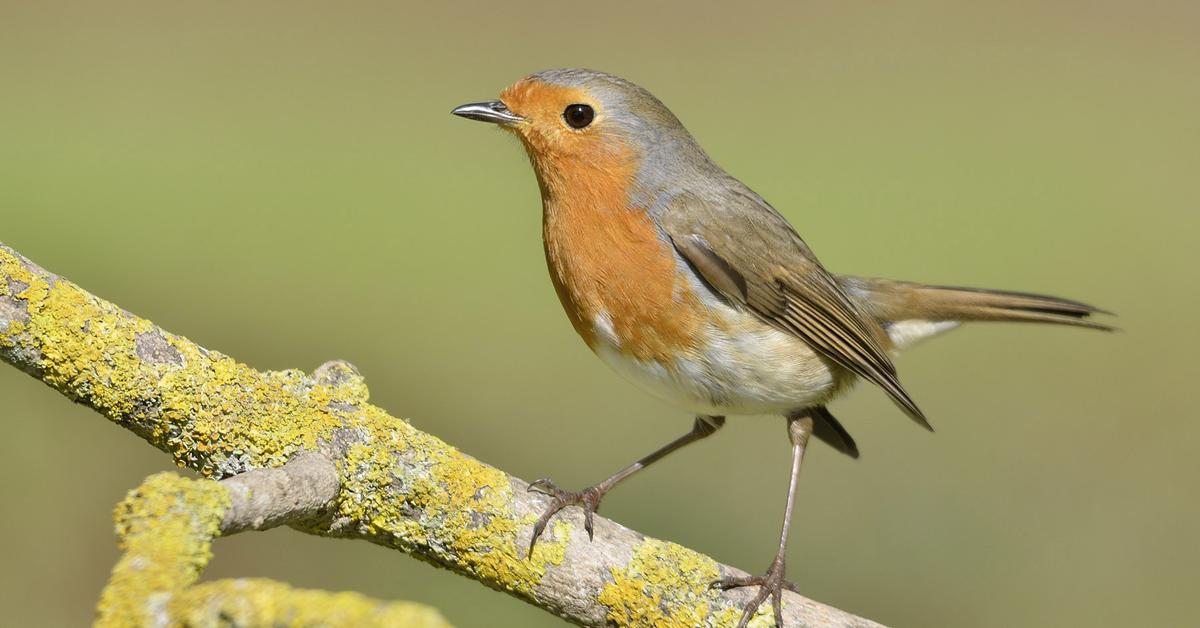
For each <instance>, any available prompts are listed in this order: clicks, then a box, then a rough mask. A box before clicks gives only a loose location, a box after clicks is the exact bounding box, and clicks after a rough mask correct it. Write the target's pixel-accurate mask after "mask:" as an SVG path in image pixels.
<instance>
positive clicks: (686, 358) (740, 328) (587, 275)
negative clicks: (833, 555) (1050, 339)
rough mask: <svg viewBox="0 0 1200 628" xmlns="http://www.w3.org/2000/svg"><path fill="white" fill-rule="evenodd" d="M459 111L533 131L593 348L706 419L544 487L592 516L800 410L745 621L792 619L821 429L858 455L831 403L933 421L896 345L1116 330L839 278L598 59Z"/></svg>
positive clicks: (980, 299)
mask: <svg viewBox="0 0 1200 628" xmlns="http://www.w3.org/2000/svg"><path fill="white" fill-rule="evenodd" d="M453 113H454V114H455V115H458V116H462V117H464V118H470V119H472V120H481V121H484V122H491V123H494V124H497V125H499V126H500V127H502V128H504V129H507V130H509V131H512V132H513V133H515V134H516V135H517V137H519V138H520V139H521V142H522V143H523V144H524V146H525V149H526V151H527V152H528V153H529V159H530V161H531V162H532V164H533V169H534V172H535V174H536V175H537V181H538V187H539V188H540V190H541V196H542V233H543V238H544V243H545V252H546V263H547V265H548V266H549V269H550V279H551V281H552V282H553V283H554V289H555V291H557V293H558V298H559V300H560V301H561V302H562V305H563V308H564V309H565V310H566V313H567V317H568V318H569V319H570V321H571V324H572V325H573V326H574V328H575V331H576V332H578V333H579V335H580V336H581V337H582V338H583V340H584V342H585V343H587V346H588V347H589V348H590V349H591V350H592V351H593V352H594V353H595V354H596V355H598V356H599V357H600V359H601V360H603V361H604V362H605V363H607V364H608V365H609V366H610V367H612V368H613V369H614V370H616V371H617V372H618V373H620V374H621V375H623V376H625V377H627V378H628V379H630V380H632V381H633V382H634V383H635V384H637V385H639V386H641V387H643V388H645V389H646V390H648V391H649V392H651V393H653V394H655V395H657V396H659V397H662V398H663V399H666V400H667V401H669V402H672V403H674V404H676V405H678V406H680V407H682V408H685V409H687V410H688V411H690V412H692V413H694V414H695V415H696V419H695V422H694V424H693V426H692V429H691V431H689V432H688V433H686V434H684V435H683V436H680V437H679V438H677V439H675V440H674V441H672V442H671V443H668V444H667V445H665V446H663V447H662V448H660V449H658V450H657V451H655V452H653V453H651V454H650V455H648V456H646V457H644V458H642V459H640V460H638V461H637V462H634V463H633V464H631V465H629V466H627V467H625V468H623V469H621V470H620V471H618V472H617V473H615V474H614V475H612V476H611V477H609V478H608V479H606V480H604V481H603V482H600V483H599V484H596V485H595V486H592V487H590V488H586V489H584V490H582V491H578V492H575V491H567V490H563V489H561V488H559V487H558V486H556V485H555V484H554V483H553V482H551V481H550V480H548V479H542V480H538V481H536V482H534V483H533V484H532V485H530V489H531V490H537V491H539V492H543V493H545V494H547V495H549V496H550V497H551V498H552V499H551V503H550V505H549V507H548V508H547V510H546V511H545V513H544V514H543V515H542V516H541V518H540V519H538V521H537V523H536V525H535V527H534V531H533V536H532V538H531V539H530V551H532V549H533V545H534V543H536V542H537V539H538V536H539V535H540V534H541V533H542V531H543V530H544V529H545V527H546V524H547V523H548V522H549V521H550V519H551V518H552V517H553V516H554V515H555V514H556V513H558V512H559V511H560V510H562V509H563V508H565V507H566V506H569V505H577V506H580V507H582V509H583V512H584V515H585V519H584V521H585V528H586V530H587V532H588V537H589V538H591V536H592V513H594V512H595V511H596V509H597V508H598V507H599V505H600V500H601V499H602V498H603V497H604V495H605V494H607V493H608V492H609V491H610V490H612V488H613V487H614V486H616V485H617V484H618V483H620V482H621V481H622V480H624V479H626V478H628V477H629V476H631V475H633V474H634V473H637V472H638V471H640V470H641V469H644V468H645V467H647V466H649V465H650V464H652V463H654V462H656V461H658V460H660V459H661V458H663V457H664V456H666V455H667V454H670V453H671V452H673V451H675V450H677V449H679V448H681V447H683V446H685V445H687V444H689V443H694V442H696V441H698V440H701V439H703V438H705V437H707V436H710V435H711V434H713V433H714V432H716V431H717V430H718V429H720V428H721V426H722V425H724V424H725V417H726V416H728V415H746V414H771V415H781V416H783V417H786V424H787V434H788V439H789V441H790V443H791V450H792V462H791V469H790V481H789V484H788V492H787V504H786V507H785V510H784V516H783V531H782V534H781V535H780V539H779V548H778V551H777V552H776V554H775V558H774V560H773V561H772V562H771V565H770V567H769V568H768V569H767V572H766V574H765V575H763V576H758V577H748V578H724V579H722V580H719V581H717V582H715V583H713V585H714V586H715V587H719V588H722V589H732V588H736V587H745V586H757V587H759V590H758V592H757V594H756V596H755V597H754V598H753V600H752V601H751V603H750V604H749V605H748V606H747V607H746V609H745V612H744V613H743V615H742V617H741V622H740V623H739V626H743V627H744V626H746V624H747V623H748V622H749V620H750V617H751V616H752V615H753V614H754V612H755V611H756V610H757V608H758V607H759V605H761V604H762V603H763V602H764V601H765V600H766V599H767V598H768V597H770V598H771V602H772V606H773V607H774V613H775V621H776V624H777V625H782V590H783V589H788V590H793V591H794V590H795V586H794V585H793V584H791V583H790V582H788V581H787V580H785V579H784V555H785V550H786V547H787V540H788V528H789V526H790V524H791V514H792V507H793V504H794V502H795V496H796V482H797V477H798V475H799V472H800V464H801V461H802V460H803V458H804V451H805V449H806V447H807V446H808V443H809V439H810V437H812V436H816V437H817V439H818V440H820V441H822V442H825V443H826V444H828V445H830V446H832V447H833V448H834V449H836V450H838V451H840V452H842V453H844V454H847V455H849V456H851V457H854V458H857V457H858V447H857V445H855V443H854V439H853V438H851V437H850V434H849V433H848V432H847V431H846V429H845V428H844V427H843V426H842V424H841V422H839V421H838V420H837V419H836V418H834V416H833V415H832V414H830V412H829V410H828V409H827V405H828V404H829V403H830V402H831V401H832V400H833V399H834V398H835V397H837V396H838V395H839V394H841V393H843V392H845V391H846V390H847V389H848V388H850V386H851V384H852V383H854V382H855V381H856V380H858V379H865V380H867V381H868V382H871V383H872V384H875V385H877V386H879V387H880V388H882V389H883V390H884V392H886V393H887V394H888V396H890V397H891V399H892V401H894V402H895V403H896V405H898V406H899V407H900V409H901V410H903V411H904V413H905V414H907V415H908V416H909V417H910V418H911V419H912V420H914V421H916V423H917V424H919V425H921V426H922V427H924V428H926V429H930V426H929V423H928V421H926V419H925V415H924V413H922V412H921V409H920V408H919V407H917V404H916V402H915V401H913V399H912V397H911V396H909V394H908V392H906V391H905V389H904V386H903V385H901V383H900V379H899V378H898V377H897V374H896V367H895V366H894V365H893V363H892V358H893V357H894V356H895V355H896V354H897V353H898V352H899V351H900V350H902V349H905V348H907V347H909V346H911V345H912V344H913V343H915V342H917V341H919V340H922V339H924V338H928V337H930V336H934V335H936V334H940V333H942V332H945V331H947V330H949V329H952V328H954V327H956V326H957V325H958V324H959V323H961V322H964V321H1019V322H1039V323H1057V324H1063V325H1074V326H1078V327H1089V328H1092V329H1103V330H1107V329H1111V328H1110V327H1108V326H1106V325H1103V324H1100V323H1097V322H1095V321H1093V320H1089V317H1090V316H1091V315H1092V314H1095V313H1097V312H1101V310H1098V309H1097V308H1094V307H1092V306H1090V305H1086V304H1083V303H1079V302H1076V301H1068V300H1066V299H1059V298H1055V297H1049V296H1042V295H1036V294H1026V293H1019V292H1004V291H1000V290H978V289H970V288H954V287H945V286H929V285H923V284H919V283H910V282H904V281H890V280H886V279H869V278H862V277H850V276H845V275H836V274H833V273H830V272H829V271H828V270H826V269H825V267H824V266H822V265H821V262H820V261H818V260H817V257H816V255H814V254H813V252H812V250H811V249H810V248H809V247H808V245H807V244H805V243H804V240H802V239H801V238H800V235H799V234H797V233H796V230H795V229H794V228H793V227H792V225H791V224H789V223H788V221H787V220H786V219H785V218H784V217H783V216H782V215H780V214H779V212H777V211H776V210H775V209H774V208H773V207H771V206H770V205H769V204H767V202H766V201H764V200H763V199H762V198H761V197H760V196H759V195H758V194H755V193H754V191H753V190H751V189H750V188H748V187H746V186H745V185H744V184H742V182H740V181H738V180H737V179H735V178H733V177H732V176H730V175H729V174H728V173H726V172H725V171H724V170H723V169H721V167H720V166H718V165H717V164H716V163H714V162H713V160H712V159H711V158H710V157H709V156H708V154H706V153H705V152H704V149H703V148H701V147H700V145H699V144H698V143H697V142H696V140H695V139H694V138H692V136H691V134H689V133H688V131H687V129H685V128H684V127H683V125H682V124H681V123H680V122H679V120H678V118H676V117H675V115H674V114H672V113H671V111H670V110H669V109H667V107H666V106H665V105H663V103H661V102H659V100H658V99H657V98H655V97H654V96H653V95H651V94H650V92H648V91H646V90H645V89H643V88H641V87H638V86H637V85H634V84H633V83H631V82H629V81H626V80H624V79H622V78H619V77H616V76H613V75H611V74H605V73H603V72H596V71H592V70H579V69H558V70H546V71H544V72H538V73H537V74H533V75H531V76H529V77H527V78H525V79H523V80H520V81H518V82H517V83H515V84H513V85H511V86H509V87H508V88H506V89H505V90H504V91H503V92H502V93H501V95H500V99H499V100H492V101H487V102H479V103H471V104H466V105H463V106H461V107H458V108H456V109H454V111H453Z"/></svg>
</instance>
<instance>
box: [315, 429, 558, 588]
mask: <svg viewBox="0 0 1200 628" xmlns="http://www.w3.org/2000/svg"><path fill="white" fill-rule="evenodd" d="M404 428H405V429H393V430H392V431H390V432H389V433H388V436H389V437H390V440H388V441H385V442H383V443H380V442H369V443H362V444H357V445H354V446H352V447H350V448H349V450H348V451H347V455H346V458H345V460H346V462H345V464H346V467H347V468H346V470H345V473H344V475H345V477H346V486H345V488H344V491H345V492H347V493H349V494H352V495H355V496H356V497H357V499H354V500H347V501H343V502H341V506H340V508H341V510H340V513H339V514H341V515H343V516H345V517H348V518H350V519H352V520H356V521H361V522H365V523H366V525H367V527H368V529H367V530H366V531H367V532H368V533H369V534H370V535H372V536H379V535H387V536H390V537H391V538H390V539H388V538H384V539H377V540H378V541H380V542H385V543H388V544H391V545H398V546H401V547H403V548H405V549H410V550H411V549H418V548H416V547H414V546H421V547H420V548H419V549H420V550H421V551H422V553H424V554H426V557H427V558H432V559H435V560H438V562H442V563H449V564H453V565H455V566H456V568H458V569H461V570H464V571H467V572H469V573H472V574H473V575H475V576H476V577H478V578H479V579H480V580H482V581H483V582H484V583H486V584H489V585H490V586H493V587H496V588H501V589H505V590H509V591H513V592H518V593H524V594H530V593H532V592H533V589H534V587H536V586H537V584H538V583H539V582H540V581H541V578H542V576H544V575H545V573H546V566H547V565H557V564H560V563H562V560H563V556H564V553H565V548H566V543H567V541H568V540H569V532H568V528H567V527H566V526H555V528H554V531H555V534H554V537H555V538H554V539H553V540H546V541H545V542H542V543H539V544H538V546H537V548H536V549H535V550H534V552H533V556H532V558H530V559H528V560H527V559H526V558H525V552H524V550H523V548H521V547H518V544H517V530H518V529H519V528H520V527H521V525H522V524H523V522H521V521H518V520H517V519H516V518H515V516H514V514H513V512H512V502H513V497H512V486H511V484H510V482H509V479H508V476H506V475H505V474H504V473H503V472H502V471H500V470H498V469H495V468H493V467H490V466H488V465H485V464H483V463H481V462H479V461H478V460H475V459H474V458H472V457H470V456H467V455H465V454H463V453H461V452H459V451H458V450H456V449H454V448H453V447H450V446H449V445H447V444H445V443H444V442H442V441H440V440H438V439H437V438H435V437H433V436H430V435H428V434H425V433H423V432H421V431H419V430H416V429H415V428H412V427H411V426H408V425H407V424H404ZM389 491H390V492H391V493H393V496H392V497H391V498H386V497H385V496H386V495H387V493H389ZM396 494H398V495H399V496H400V498H401V499H395V495H396Z"/></svg>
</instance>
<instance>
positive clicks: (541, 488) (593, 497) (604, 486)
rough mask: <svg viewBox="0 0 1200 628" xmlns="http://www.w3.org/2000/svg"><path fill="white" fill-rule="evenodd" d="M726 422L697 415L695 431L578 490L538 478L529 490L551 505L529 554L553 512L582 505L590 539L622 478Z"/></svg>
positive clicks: (536, 527)
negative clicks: (594, 520)
mask: <svg viewBox="0 0 1200 628" xmlns="http://www.w3.org/2000/svg"><path fill="white" fill-rule="evenodd" d="M724 424H725V417H723V416H698V417H696V422H695V423H694V424H693V425H692V430H691V431H690V432H688V433H687V434H684V435H683V436H680V437H679V438H676V439H675V440H673V441H671V442H669V443H667V444H666V445H663V446H662V447H660V448H658V449H656V450H654V452H653V453H651V454H650V455H648V456H646V457H644V458H641V459H640V460H638V461H637V462H635V463H633V464H631V465H629V466H627V467H625V468H624V469H621V470H620V471H617V472H616V473H614V474H613V475H612V476H611V477H609V478H608V479H607V480H604V481H603V482H601V483H599V484H597V485H595V486H592V487H589V488H585V489H583V490H582V491H579V492H577V493H576V492H572V491H564V490H563V489H561V488H558V487H557V486H555V484H554V482H551V481H550V480H548V479H546V478H543V479H540V480H537V481H535V482H533V483H532V484H530V485H529V490H531V491H537V492H539V493H543V494H545V495H549V496H550V497H552V498H553V499H552V500H551V501H550V505H549V506H547V507H546V512H544V513H542V516H541V517H540V518H539V519H538V520H537V523H536V524H534V526H533V537H532V538H530V539H529V553H530V555H532V554H533V546H534V544H536V543H537V540H538V537H539V536H541V534H542V531H543V530H545V529H546V524H547V523H550V519H552V518H553V517H554V515H555V514H557V513H558V511H560V510H562V509H563V508H566V507H567V506H570V505H577V506H580V507H582V508H583V517H584V519H583V527H584V529H585V530H587V533H588V539H589V540H590V539H591V538H592V513H594V512H596V510H598V509H599V508H600V499H601V498H602V497H604V494H605V493H607V492H609V491H610V490H612V488H613V487H614V486H616V485H617V484H619V483H620V482H621V480H624V479H625V478H627V477H629V476H631V475H633V474H634V473H637V472H638V471H641V470H642V469H645V468H646V467H648V466H650V465H651V464H653V463H655V462H657V461H659V460H660V459H662V458H664V457H666V455H667V454H669V453H671V452H673V451H675V450H676V449H679V448H681V447H683V446H684V445H688V444H690V443H694V442H696V441H698V440H700V439H702V438H704V437H706V436H709V435H711V434H712V433H713V432H716V431H717V430H718V429H720V428H721V426H722V425H724Z"/></svg>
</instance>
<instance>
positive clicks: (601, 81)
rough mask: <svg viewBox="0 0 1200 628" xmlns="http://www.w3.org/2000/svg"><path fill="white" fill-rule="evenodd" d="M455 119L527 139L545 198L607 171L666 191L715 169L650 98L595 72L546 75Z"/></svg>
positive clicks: (466, 109) (461, 109) (523, 81)
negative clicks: (688, 174) (691, 170)
mask: <svg viewBox="0 0 1200 628" xmlns="http://www.w3.org/2000/svg"><path fill="white" fill-rule="evenodd" d="M452 113H454V114H455V115H458V116H462V117H464V118H470V119H472V120H480V121H483V122H491V123H494V124H497V125H499V126H501V127H502V128H504V129H507V130H509V131H512V132H513V133H515V134H516V135H517V136H518V137H520V138H521V141H522V143H523V144H524V145H525V149H526V151H528V153H529V157H530V160H531V161H532V162H533V166H534V169H535V170H536V171H537V174H538V178H539V180H540V181H541V182H542V188H543V193H545V192H546V191H547V186H550V188H551V189H553V188H555V187H558V186H570V185H572V182H573V181H574V183H575V184H576V185H577V184H579V183H584V182H585V181H587V180H590V179H591V176H599V175H602V174H603V173H605V172H608V173H617V172H620V173H623V176H626V177H628V178H632V179H635V180H631V181H629V183H630V184H631V185H635V184H636V185H638V186H640V187H646V186H653V187H658V186H659V185H661V183H662V181H660V179H666V178H669V177H670V176H671V175H673V174H675V173H676V171H678V170H679V169H681V168H688V167H695V166H699V165H702V164H709V163H711V162H709V161H708V157H707V156H705V155H704V151H703V150H701V149H700V147H699V146H698V145H696V143H695V141H694V140H693V139H692V137H691V136H690V135H689V134H688V132H687V130H686V129H684V128H683V125H682V124H680V122H679V120H678V119H677V118H676V117H675V115H674V114H672V113H671V111H670V110H669V109H667V107H666V106H665V105H663V104H662V102H660V101H659V100H658V99H657V98H655V97H654V96H653V95H652V94H651V93H650V92H648V91H646V90H645V89H642V88H641V87H639V86H637V85H634V84H633V83H630V82H629V81H626V80H625V79H622V78H620V77H617V76H613V75H611V74H605V73H603V72H597V71H594V70H577V69H559V70H545V71H542V72H538V73H536V74H533V75H530V76H528V77H526V78H524V79H521V80H520V81H517V82H516V83H514V84H512V85H510V86H509V87H507V88H505V89H504V91H503V92H501V94H500V98H499V100H491V101H485V102H478V103H470V104H466V105H462V106H460V107H457V108H455V109H454V111H453V112H452ZM589 173H590V175H591V176H589Z"/></svg>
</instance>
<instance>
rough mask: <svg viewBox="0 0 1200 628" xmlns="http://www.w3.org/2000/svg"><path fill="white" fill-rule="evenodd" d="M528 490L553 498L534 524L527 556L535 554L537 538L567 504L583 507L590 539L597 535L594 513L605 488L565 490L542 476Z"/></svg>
mask: <svg viewBox="0 0 1200 628" xmlns="http://www.w3.org/2000/svg"><path fill="white" fill-rule="evenodd" d="M526 490H527V491H532V492H535V493H541V494H543V495H549V496H550V497H551V498H552V499H551V500H550V505H549V506H547V507H546V511H545V512H543V513H542V516H541V517H538V520H537V522H536V523H534V524H533V536H532V537H531V538H530V539H529V554H528V555H527V557H529V556H533V548H534V546H536V545H537V540H538V538H539V537H540V536H541V535H542V532H544V531H545V530H546V525H547V524H549V523H550V520H551V519H553V518H554V515H556V514H558V512H559V511H560V510H562V509H563V508H566V507H567V506H579V507H581V508H583V529H584V530H587V534H588V540H589V541H590V540H592V538H593V537H594V536H595V533H594V530H593V521H592V519H593V517H592V515H593V514H594V513H595V512H596V509H597V508H599V507H600V498H601V497H603V496H604V490H603V489H601V488H600V487H597V486H593V487H590V488H586V489H584V490H582V491H580V492H578V493H574V492H571V491H564V490H563V489H561V488H559V487H558V486H557V485H555V484H554V482H551V481H550V480H549V479H548V478H542V479H540V480H536V481H534V482H533V483H532V484H530V485H529V488H528V489H526Z"/></svg>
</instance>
